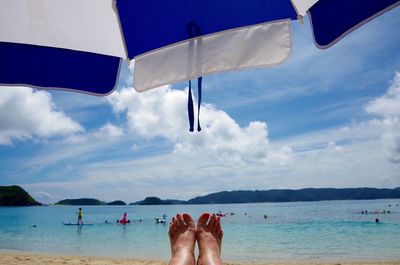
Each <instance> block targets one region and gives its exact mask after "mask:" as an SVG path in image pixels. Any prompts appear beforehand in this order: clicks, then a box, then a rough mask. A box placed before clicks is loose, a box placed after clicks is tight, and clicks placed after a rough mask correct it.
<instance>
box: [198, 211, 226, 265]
mask: <svg viewBox="0 0 400 265" xmlns="http://www.w3.org/2000/svg"><path fill="white" fill-rule="evenodd" d="M222 236H223V232H222V229H221V223H220V220H219V217H217V216H216V215H215V214H212V215H210V214H209V213H203V214H202V215H201V216H200V218H199V220H198V222H197V232H196V238H197V242H198V243H199V258H198V259H197V265H220V264H222V261H221V243H222Z"/></svg>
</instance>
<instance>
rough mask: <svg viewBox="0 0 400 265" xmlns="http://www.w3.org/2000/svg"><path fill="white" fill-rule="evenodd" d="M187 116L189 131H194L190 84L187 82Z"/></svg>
mask: <svg viewBox="0 0 400 265" xmlns="http://www.w3.org/2000/svg"><path fill="white" fill-rule="evenodd" d="M187 107H188V116H189V126H190V129H189V131H191V132H193V131H194V108H193V98H192V82H191V81H190V80H189V96H188V105H187Z"/></svg>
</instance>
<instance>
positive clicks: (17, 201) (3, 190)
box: [0, 186, 42, 206]
mask: <svg viewBox="0 0 400 265" xmlns="http://www.w3.org/2000/svg"><path fill="white" fill-rule="evenodd" d="M35 205H42V204H41V203H40V202H37V201H36V200H35V199H33V198H32V197H31V196H30V195H29V193H28V192H26V191H25V190H24V189H23V188H21V187H20V186H0V206H35Z"/></svg>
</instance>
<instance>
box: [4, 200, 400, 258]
mask: <svg viewBox="0 0 400 265" xmlns="http://www.w3.org/2000/svg"><path fill="white" fill-rule="evenodd" d="M389 204H390V205H391V207H389V206H388V205H389ZM398 204H400V200H371V201H329V202H327V201H325V202H297V203H258V204H223V205H222V204H221V205H218V204H215V205H171V206H84V207H83V211H84V221H85V222H86V223H93V225H91V226H83V227H78V226H65V225H63V223H64V222H68V223H69V222H72V223H73V222H76V219H77V218H76V216H77V215H76V213H77V209H78V207H70V206H47V207H22V208H14V207H12V208H7V207H0V249H15V250H27V251H35V252H50V253H65V254H77V255H98V256H110V257H132V258H154V259H168V257H169V255H170V252H169V251H170V250H169V240H168V236H167V233H168V224H167V225H163V224H155V222H154V220H153V218H154V217H161V215H162V214H163V213H165V214H167V215H168V218H171V217H172V216H173V215H175V214H176V213H182V212H188V213H190V214H192V216H194V217H195V218H197V217H198V216H199V215H200V214H201V213H202V212H217V211H219V210H221V211H222V212H224V213H231V212H232V213H235V215H228V216H227V217H225V218H223V219H222V228H223V230H224V240H223V246H222V256H223V259H224V260H231V261H235V260H237V261H240V260H246V261H258V260H363V259H373V260H400V207H399V206H396V205H398ZM363 210H368V211H370V212H371V211H378V210H390V211H391V213H390V214H368V215H365V214H361V211H363ZM123 212H127V213H128V218H129V219H131V220H132V219H133V220H134V222H133V223H131V224H129V225H125V226H123V225H118V224H116V223H115V221H116V220H117V219H120V218H122V214H123ZM264 214H267V215H268V219H266V220H265V219H264ZM375 218H379V219H380V223H378V224H376V223H375ZM139 219H142V222H139ZM105 220H107V221H109V222H113V223H112V224H105V223H104V221H105ZM33 225H36V227H33Z"/></svg>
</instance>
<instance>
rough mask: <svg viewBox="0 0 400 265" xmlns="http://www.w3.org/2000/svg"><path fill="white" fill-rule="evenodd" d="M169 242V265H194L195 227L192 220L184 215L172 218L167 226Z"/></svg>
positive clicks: (187, 215)
mask: <svg viewBox="0 0 400 265" xmlns="http://www.w3.org/2000/svg"><path fill="white" fill-rule="evenodd" d="M168 235H169V240H170V242H171V253H172V256H171V261H170V262H169V264H170V265H194V264H195V259H194V244H195V241H196V225H195V223H194V220H193V218H192V217H191V216H190V215H189V214H187V213H184V214H183V215H180V214H177V215H176V217H173V218H172V221H171V224H170V226H169V232H168Z"/></svg>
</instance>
